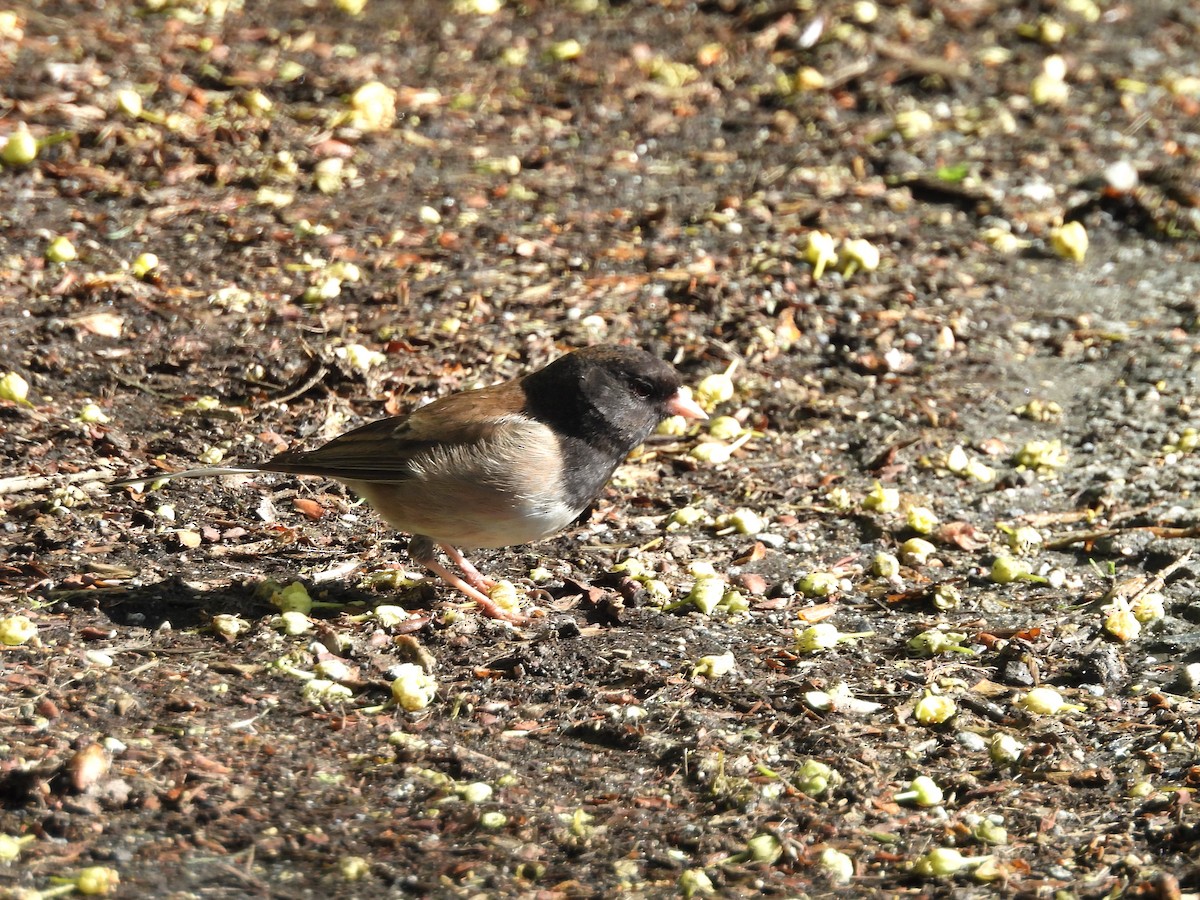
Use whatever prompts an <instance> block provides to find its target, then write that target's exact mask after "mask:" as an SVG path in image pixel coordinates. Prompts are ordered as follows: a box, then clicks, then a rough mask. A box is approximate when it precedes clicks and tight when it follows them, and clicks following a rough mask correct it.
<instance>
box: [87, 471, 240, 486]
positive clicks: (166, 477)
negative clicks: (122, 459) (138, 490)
mask: <svg viewBox="0 0 1200 900" xmlns="http://www.w3.org/2000/svg"><path fill="white" fill-rule="evenodd" d="M260 471H261V469H253V468H251V469H236V468H230V467H227V466H209V467H208V468H204V469H185V470H184V471H182V472H153V473H151V474H149V475H139V476H138V477H137V478H122V479H121V480H120V481H114V482H112V483H111V484H110V485H109V487H110V488H121V487H129V486H130V485H135V484H140V485H150V484H154V483H155V482H158V481H174V480H175V479H176V478H208V477H209V476H212V475H253V474H255V473H256V472H260Z"/></svg>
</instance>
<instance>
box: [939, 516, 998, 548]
mask: <svg viewBox="0 0 1200 900" xmlns="http://www.w3.org/2000/svg"><path fill="white" fill-rule="evenodd" d="M934 537H935V538H936V540H937V542H938V543H939V544H952V545H954V546H955V547H958V548H959V549H960V550H980V549H982V548H984V547H986V546H987V545H988V537H987V535H986V534H984V533H983V532H982V531H980V530H979V529H978V528H976V527H975V526H974V525H972V524H971V523H970V522H947V523H946V524H945V525H943V526H942V527H941V528H939V529H938V530H937V531H936V532H934Z"/></svg>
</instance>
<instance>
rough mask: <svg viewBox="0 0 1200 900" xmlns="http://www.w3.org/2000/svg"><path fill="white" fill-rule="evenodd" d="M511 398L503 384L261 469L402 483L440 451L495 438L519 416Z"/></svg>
mask: <svg viewBox="0 0 1200 900" xmlns="http://www.w3.org/2000/svg"><path fill="white" fill-rule="evenodd" d="M511 393H512V391H511V386H510V385H508V384H505V385H497V386H495V387H491V388H484V389H482V390H478V391H465V392H463V393H461V394H451V395H449V396H448V397H443V398H441V399H440V400H435V401H434V402H433V403H430V404H429V405H428V406H423V407H421V408H420V409H418V410H416V411H414V412H413V413H411V414H410V415H407V416H394V417H392V418H389V419H380V420H379V421H377V422H369V423H367V424H366V425H363V426H361V427H360V428H356V429H354V430H353V431H349V432H347V433H346V434H343V435H342V436H341V437H337V438H334V439H333V440H332V441H330V442H329V443H328V444H325V445H323V446H321V447H318V448H317V449H315V450H307V451H292V452H288V453H281V454H279V455H278V456H276V457H274V458H272V459H269V460H267V461H266V462H264V463H263V464H262V465H260V466H259V467H258V468H260V469H261V470H262V471H264V472H287V473H289V474H293V475H321V476H324V477H326V478H334V479H338V480H343V481H346V480H350V481H383V482H386V481H404V480H405V479H407V478H409V477H411V476H412V474H413V465H414V463H419V462H420V461H421V460H423V459H427V458H428V457H429V455H430V454H431V453H434V452H436V451H437V450H439V449H442V448H446V447H451V446H455V445H463V444H479V443H483V442H486V441H487V440H488V439H489V438H491V437H492V436H493V435H494V434H495V433H496V430H497V429H498V428H499V427H500V426H501V424H502V423H503V422H504V421H505V420H506V419H511V416H512V414H513V413H514V412H517V411H518V410H514V409H512V408H511V403H510V402H509V401H510V400H512V399H513V397H512V396H510V395H511ZM516 399H520V395H519V394H517V395H516Z"/></svg>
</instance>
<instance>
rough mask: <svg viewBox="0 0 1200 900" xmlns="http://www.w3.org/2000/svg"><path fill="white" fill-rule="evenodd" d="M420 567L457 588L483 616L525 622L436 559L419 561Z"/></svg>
mask: <svg viewBox="0 0 1200 900" xmlns="http://www.w3.org/2000/svg"><path fill="white" fill-rule="evenodd" d="M421 565H423V566H424V567H425V568H427V569H429V571H431V572H433V574H435V575H437V576H438V577H439V578H440V579H442V581H444V582H446V584H448V585H450V586H451V587H454V588H457V589H458V590H460V591H462V592H463V593H464V594H466V595H467V596H468V597H470V598H471V599H472V600H474V601H475V603H476V605H477V606H478V607H479V608H480V609H481V610H482V611H483V613H484V615H487V616H491V617H492V618H493V619H504V620H505V621H506V622H515V623H521V622H525V621H527V620H526V618H525V617H524V616H523V615H521V614H520V613H517V612H509V611H508V610H506V609H504V608H503V607H501V606H500V605H499V604H498V603H496V602H495V601H494V600H493V599H492V598H491V597H489V596H488V595H487V594H485V593H484V592H483V591H481V590H479V589H478V588H476V587H474V586H473V585H470V584H467V583H466V582H465V581H463V580H462V579H461V578H459V577H458V576H457V575H455V574H454V573H453V572H451V571H450V570H449V569H447V568H446V567H445V566H443V565H442V564H441V563H440V562H438V561H437V560H436V559H423V560H421ZM475 574H476V575H479V572H475ZM480 577H482V576H480Z"/></svg>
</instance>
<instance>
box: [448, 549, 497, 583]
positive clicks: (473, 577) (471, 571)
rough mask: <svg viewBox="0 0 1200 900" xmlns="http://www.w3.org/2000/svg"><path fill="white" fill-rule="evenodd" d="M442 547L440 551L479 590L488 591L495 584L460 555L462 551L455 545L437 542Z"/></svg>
mask: <svg viewBox="0 0 1200 900" xmlns="http://www.w3.org/2000/svg"><path fill="white" fill-rule="evenodd" d="M438 546H439V547H441V548H442V552H443V553H445V554H446V555H447V556H448V557H450V561H451V562H452V563H454V564H455V565H456V566H458V567H459V568H460V569H462V570H463V573H464V574H465V575H466V576H467V581H468V582H470V583H471V585H473V586H474V587H477V588H479V589H480V590H481V591H490V590H491V589H492V588H494V587H495V586H496V582H495V581H493V580H492V579H490V578H488V577H487V576H486V575H484V574H483V573H482V572H480V571H479V570H478V569H477V568H475V566H473V565H472V564H471V561H470V560H469V559H467V558H466V557H465V556H463V555H462V551H461V550H459V549H458V548H457V547H452V546H451V545H450V544H438Z"/></svg>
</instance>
